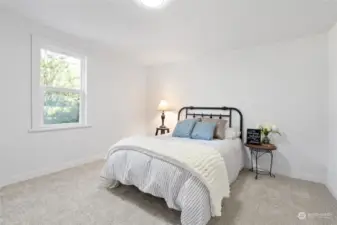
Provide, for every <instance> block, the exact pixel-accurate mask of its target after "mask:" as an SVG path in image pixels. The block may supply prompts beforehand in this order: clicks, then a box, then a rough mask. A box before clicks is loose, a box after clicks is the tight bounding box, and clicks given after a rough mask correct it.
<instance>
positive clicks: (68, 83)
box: [40, 50, 81, 124]
mask: <svg viewBox="0 0 337 225" xmlns="http://www.w3.org/2000/svg"><path fill="white" fill-rule="evenodd" d="M40 71H41V74H40V84H41V86H45V87H47V88H46V90H45V93H44V112H43V116H44V124H65V123H79V120H80V118H79V117H80V113H79V112H80V94H79V93H73V92H69V91H68V92H67V91H54V90H52V89H51V90H48V87H54V88H67V89H80V86H81V85H80V84H81V80H80V74H81V61H80V60H79V59H75V58H73V57H69V56H65V55H61V54H57V53H54V52H50V51H47V50H41V61H40Z"/></svg>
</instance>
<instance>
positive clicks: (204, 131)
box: [191, 122, 216, 140]
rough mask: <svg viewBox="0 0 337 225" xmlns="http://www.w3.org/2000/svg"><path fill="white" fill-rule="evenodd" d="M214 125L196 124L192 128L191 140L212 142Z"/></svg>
mask: <svg viewBox="0 0 337 225" xmlns="http://www.w3.org/2000/svg"><path fill="white" fill-rule="evenodd" d="M215 127H216V123H207V122H198V123H196V125H195V126H194V128H193V131H192V134H191V138H192V139H200V140H213V137H214V131H215Z"/></svg>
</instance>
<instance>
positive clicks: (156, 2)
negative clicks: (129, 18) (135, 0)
mask: <svg viewBox="0 0 337 225" xmlns="http://www.w3.org/2000/svg"><path fill="white" fill-rule="evenodd" d="M140 1H141V3H142V4H143V5H145V6H146V7H150V8H159V7H160V6H162V5H163V4H164V0H140Z"/></svg>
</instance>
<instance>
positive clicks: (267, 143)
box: [262, 135, 270, 145]
mask: <svg viewBox="0 0 337 225" xmlns="http://www.w3.org/2000/svg"><path fill="white" fill-rule="evenodd" d="M262 144H265V145H269V144H270V138H269V137H268V136H267V135H265V136H264V137H263V138H262Z"/></svg>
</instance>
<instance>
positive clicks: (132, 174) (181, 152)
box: [102, 136, 229, 225]
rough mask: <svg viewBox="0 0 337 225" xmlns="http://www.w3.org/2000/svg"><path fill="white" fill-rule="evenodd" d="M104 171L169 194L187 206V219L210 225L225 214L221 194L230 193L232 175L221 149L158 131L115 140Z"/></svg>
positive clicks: (178, 205) (174, 204) (177, 205)
mask: <svg viewBox="0 0 337 225" xmlns="http://www.w3.org/2000/svg"><path fill="white" fill-rule="evenodd" d="M102 177H103V178H105V180H106V181H108V185H110V186H111V185H112V186H116V185H117V184H118V181H119V182H122V183H123V184H127V185H135V186H137V187H138V188H139V189H140V190H142V191H143V192H146V193H150V194H152V195H154V196H158V197H162V198H164V199H165V200H166V202H167V204H168V206H169V207H170V208H174V209H177V210H181V211H182V216H181V217H182V218H181V220H182V224H184V225H187V224H193V225H205V224H207V222H208V221H209V219H210V217H211V216H220V215H221V200H222V199H223V197H229V181H228V178H227V171H226V166H225V163H224V161H223V160H222V158H221V155H220V153H219V152H218V151H215V150H214V149H212V147H210V146H206V145H202V144H199V143H186V142H183V141H178V140H174V141H173V140H165V139H156V138H153V137H140V136H138V137H131V138H127V139H123V140H122V141H120V142H118V143H117V144H116V145H114V146H113V147H112V148H111V149H110V150H109V154H108V157H107V163H106V165H105V167H104V169H103V171H102Z"/></svg>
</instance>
